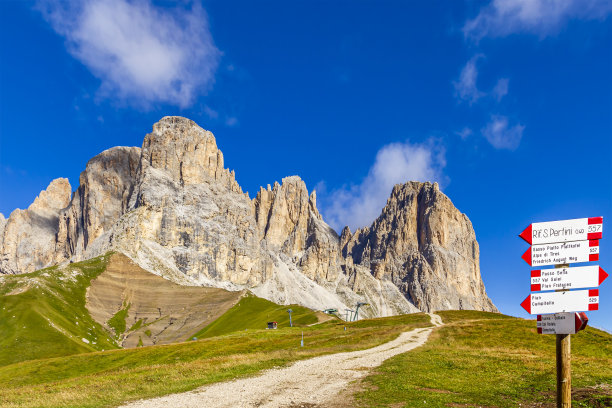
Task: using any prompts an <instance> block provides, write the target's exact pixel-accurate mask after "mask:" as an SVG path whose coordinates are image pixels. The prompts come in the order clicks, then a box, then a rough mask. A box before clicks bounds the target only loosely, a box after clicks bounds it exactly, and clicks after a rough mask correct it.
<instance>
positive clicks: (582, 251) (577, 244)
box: [522, 240, 599, 266]
mask: <svg viewBox="0 0 612 408" xmlns="http://www.w3.org/2000/svg"><path fill="white" fill-rule="evenodd" d="M522 258H523V260H524V261H525V262H527V263H528V264H529V265H531V266H545V265H560V264H569V263H577V262H592V261H598V260H599V240H591V241H588V240H587V241H571V242H557V243H551V244H541V245H532V246H531V247H529V249H527V251H525V253H524V254H523V256H522Z"/></svg>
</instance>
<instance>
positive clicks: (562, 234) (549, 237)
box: [519, 217, 603, 245]
mask: <svg viewBox="0 0 612 408" xmlns="http://www.w3.org/2000/svg"><path fill="white" fill-rule="evenodd" d="M602 232H603V217H592V218H576V219H574V220H561V221H549V222H534V223H533V224H531V225H530V226H528V227H527V228H525V230H524V231H523V232H521V233H520V234H519V237H521V238H523V239H524V240H525V241H527V243H529V244H531V245H540V244H550V243H553V242H570V241H586V240H593V239H601V237H602Z"/></svg>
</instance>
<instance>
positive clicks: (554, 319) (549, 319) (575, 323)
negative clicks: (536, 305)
mask: <svg viewBox="0 0 612 408" xmlns="http://www.w3.org/2000/svg"><path fill="white" fill-rule="evenodd" d="M537 321H538V323H537V328H538V333H540V334H576V333H578V332H579V331H580V330H583V329H584V328H585V327H586V323H587V322H588V321H589V319H588V317H586V313H555V314H550V315H538V320H537Z"/></svg>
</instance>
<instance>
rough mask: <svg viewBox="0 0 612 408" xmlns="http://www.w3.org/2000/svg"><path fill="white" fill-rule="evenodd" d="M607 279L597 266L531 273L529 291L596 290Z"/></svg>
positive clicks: (538, 270) (539, 270)
mask: <svg viewBox="0 0 612 408" xmlns="http://www.w3.org/2000/svg"><path fill="white" fill-rule="evenodd" d="M607 277H608V274H607V273H606V271H604V270H603V269H602V268H601V266H599V265H588V266H579V267H575V268H554V269H536V270H535V271H531V291H532V292H538V291H541V290H562V289H583V288H596V287H598V286H599V285H601V283H602V282H603V281H604V280H605V279H606V278H607Z"/></svg>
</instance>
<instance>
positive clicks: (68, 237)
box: [0, 117, 497, 317]
mask: <svg viewBox="0 0 612 408" xmlns="http://www.w3.org/2000/svg"><path fill="white" fill-rule="evenodd" d="M58 180H64V181H57V180H54V181H53V182H52V183H51V185H50V188H51V186H53V189H51V191H49V189H50V188H48V189H47V190H45V191H44V192H43V193H41V195H40V196H39V197H43V196H44V197H47V198H48V197H51V198H53V199H52V200H47V201H49V205H46V206H42V207H43V208H40V207H41V205H40V203H38V204H36V203H37V200H38V198H37V200H35V202H34V203H33V204H32V205H31V206H30V207H29V208H28V209H27V210H15V211H14V212H13V213H11V216H10V217H9V218H8V219H7V220H6V221H2V220H0V221H2V222H1V223H0V237H1V238H0V249H1V257H0V273H23V272H29V271H32V270H35V269H40V268H42V267H45V266H49V265H53V264H58V263H63V262H71V261H79V260H83V259H88V258H92V257H94V256H98V255H101V254H104V253H106V252H107V251H110V250H116V251H120V252H123V253H125V254H126V255H127V256H128V257H129V258H131V259H132V260H133V261H134V262H136V263H137V264H138V265H139V266H141V267H142V268H144V269H146V270H148V271H151V272H153V273H155V274H158V275H160V276H162V277H165V278H167V279H170V280H172V281H174V282H176V283H179V284H183V285H203V286H216V287H221V288H225V289H230V290H242V289H245V288H248V289H250V290H252V291H253V293H255V294H256V295H258V296H261V297H264V298H266V299H268V300H271V301H274V302H276V303H280V304H289V303H298V304H302V305H304V306H306V307H310V308H313V309H319V310H320V309H324V308H329V307H332V308H337V309H343V308H351V307H353V306H354V305H355V304H356V303H357V302H366V303H369V304H370V307H368V308H366V309H365V310H362V311H363V316H366V317H367V316H370V317H372V316H387V315H393V314H399V313H410V312H415V311H417V310H419V309H420V310H423V311H432V310H437V309H451V308H455V309H477V310H487V311H496V310H497V309H496V308H495V306H494V305H493V303H492V302H491V301H490V299H489V298H488V296H487V295H486V291H485V289H484V285H483V283H482V279H481V276H480V270H479V254H478V243H477V241H476V238H475V234H474V231H473V228H472V226H471V223H470V222H469V219H468V218H467V216H465V215H464V214H462V213H460V212H459V211H458V210H457V209H456V208H455V207H454V206H453V205H452V202H451V201H450V199H449V198H448V197H446V196H445V195H444V194H443V193H442V192H441V191H440V190H439V188H438V186H437V184H436V183H434V184H432V183H427V182H426V183H418V182H408V183H406V184H403V185H397V186H395V187H394V189H393V191H392V194H391V196H390V198H389V200H388V202H387V205H386V206H385V208H384V209H383V212H382V213H381V216H380V217H379V218H378V219H377V220H376V221H374V223H373V224H372V225H371V226H370V227H365V228H361V229H358V230H357V231H356V232H355V234H351V233H350V230H348V229H345V230H344V231H343V232H342V234H341V235H340V236H338V234H337V233H336V232H335V231H334V230H333V229H332V228H331V227H330V226H329V225H327V224H326V223H325V221H324V219H323V217H322V215H321V214H320V212H319V211H318V209H317V205H316V192H314V191H313V192H311V193H309V192H308V190H307V188H306V185H305V183H304V182H303V181H302V180H301V179H300V178H299V177H298V176H290V177H286V178H283V179H282V183H278V182H275V183H274V185H273V187H271V186H269V185H268V187H267V188H265V189H264V188H263V187H262V188H260V190H259V191H258V192H257V194H256V196H255V197H254V198H253V199H250V198H249V196H248V193H243V191H242V189H241V187H240V185H239V184H238V183H237V181H236V178H235V173H234V172H233V171H230V170H229V169H226V168H225V167H224V158H223V153H222V152H221V150H219V148H218V147H217V144H216V140H215V138H214V135H213V134H212V133H211V132H210V131H206V130H204V129H202V128H201V127H199V126H198V125H197V124H196V123H195V122H193V121H191V120H189V119H186V118H181V117H164V118H162V119H161V120H160V121H159V122H157V123H156V124H155V125H154V126H153V131H152V132H151V133H149V134H148V135H147V136H146V137H145V139H144V141H143V145H142V147H141V148H138V147H114V148H110V149H107V150H105V151H104V152H102V153H100V154H99V155H97V156H95V157H94V158H92V159H91V160H90V161H89V162H88V163H87V166H86V169H85V170H84V171H83V173H81V177H80V185H79V187H78V188H77V190H76V191H75V193H74V194H71V191H70V185H69V184H68V182H67V180H65V179H58ZM43 201H44V200H43ZM44 202H46V201H44ZM35 204H36V205H35ZM64 204H65V205H64ZM59 207H61V208H59ZM16 211H18V212H16ZM13 214H16V215H15V216H14V215H13ZM41 214H42V215H44V216H45V217H46V218H45V217H43V218H44V219H41V217H40V216H41ZM56 220H57V221H56ZM415 305H416V306H415Z"/></svg>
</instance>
